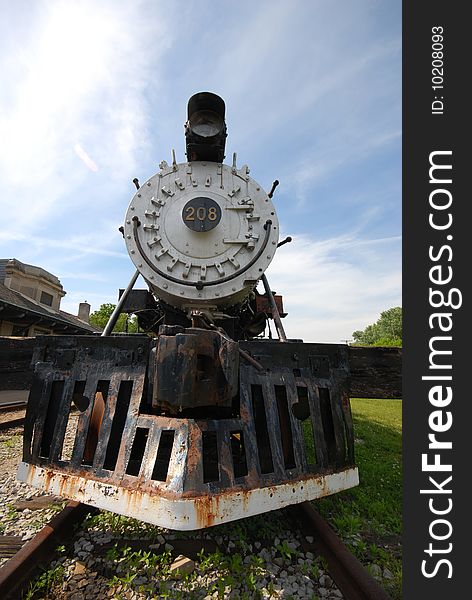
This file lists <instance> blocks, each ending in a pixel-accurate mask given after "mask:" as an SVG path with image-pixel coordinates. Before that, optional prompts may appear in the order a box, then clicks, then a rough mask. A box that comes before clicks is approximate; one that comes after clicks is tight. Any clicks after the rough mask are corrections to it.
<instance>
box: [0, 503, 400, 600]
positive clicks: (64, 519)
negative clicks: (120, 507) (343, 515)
mask: <svg viewBox="0 0 472 600" xmlns="http://www.w3.org/2000/svg"><path fill="white" fill-rule="evenodd" d="M91 512H98V510H97V509H94V508H92V507H90V506H86V505H84V504H81V503H78V502H72V501H71V502H69V503H68V504H67V505H66V507H65V508H64V509H63V510H62V511H61V512H60V513H58V514H57V515H56V516H55V517H54V518H53V519H52V521H51V522H50V523H49V524H48V525H46V526H44V527H43V529H41V530H40V531H39V532H38V533H37V534H36V536H35V537H34V538H33V539H31V540H30V541H28V542H26V543H25V544H24V546H23V547H22V548H21V549H20V550H18V552H17V553H16V554H15V555H14V556H13V557H12V558H11V559H10V560H9V561H8V562H7V563H6V564H5V565H4V566H3V568H1V569H0V598H2V599H4V600H14V599H16V598H21V594H22V593H23V592H24V591H25V590H26V589H27V587H28V584H29V582H30V581H31V579H32V578H34V577H35V576H36V575H37V574H38V573H39V572H40V571H41V569H44V568H45V567H46V566H47V565H48V563H50V561H51V560H53V558H54V556H55V554H56V548H57V547H58V546H59V545H64V544H66V543H67V541H68V540H69V539H70V538H71V536H72V532H73V530H74V526H75V525H76V524H79V523H81V522H82V521H83V520H84V519H85V517H86V516H87V515H89V514H90V513H91ZM289 513H290V515H291V517H292V518H293V520H294V523H298V524H300V525H301V526H302V531H303V534H304V535H305V536H307V535H308V536H312V537H313V539H314V545H315V546H316V550H317V553H318V555H319V556H322V557H324V559H325V561H326V563H327V565H328V570H329V574H330V576H331V578H332V579H333V580H334V582H335V584H336V585H337V587H338V589H339V590H340V591H341V592H342V594H343V597H344V598H345V599H346V600H389V596H388V595H387V593H386V592H385V591H384V590H383V589H382V587H381V586H380V585H379V583H378V582H377V581H376V580H375V579H374V578H373V577H372V576H371V575H370V574H369V573H368V571H367V570H366V569H365V568H364V567H363V566H362V565H361V563H360V562H359V561H358V560H357V559H356V558H355V557H354V556H353V555H352V554H351V553H350V552H349V551H348V549H347V548H346V546H345V545H344V544H343V542H342V541H341V540H340V538H339V537H338V536H337V535H336V534H335V533H334V531H333V530H332V529H331V528H330V527H329V525H328V524H327V523H326V522H325V521H324V520H323V519H322V518H321V517H320V515H319V514H318V513H317V511H316V510H315V509H314V508H313V506H312V505H311V503H309V502H304V503H302V504H300V505H296V506H293V507H291V508H290V509H289ZM201 541H202V542H204V543H203V545H204V546H206V547H207V549H208V542H206V541H205V540H201ZM174 544H175V546H176V548H175V551H176V552H178V548H179V544H178V542H177V543H176V542H174ZM198 544H199V541H197V540H196V541H195V543H194V544H193V546H194V548H193V552H194V554H196V553H197V548H196V546H197V545H198ZM141 546H144V547H146V544H144V545H143V544H141ZM190 546H192V544H190ZM210 546H211V543H210ZM180 547H182V544H180ZM185 548H186V549H187V550H190V552H191V553H192V550H191V548H190V547H189V544H188V541H185ZM295 597H296V596H295ZM302 597H304V596H302Z"/></svg>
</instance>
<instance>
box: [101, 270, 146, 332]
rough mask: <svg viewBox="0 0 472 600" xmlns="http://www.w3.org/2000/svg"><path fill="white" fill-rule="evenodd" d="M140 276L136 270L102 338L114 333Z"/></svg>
mask: <svg viewBox="0 0 472 600" xmlns="http://www.w3.org/2000/svg"><path fill="white" fill-rule="evenodd" d="M138 276H139V271H138V270H137V269H136V273H135V274H134V275H133V277H131V281H130V282H129V283H128V287H127V288H126V289H125V291H124V292H123V293H122V295H121V298H120V299H119V300H118V304H117V305H116V306H115V310H114V311H113V312H112V313H111V315H110V318H109V319H108V323H107V324H106V326H105V329H104V330H103V332H102V337H104V336H106V335H110V333H111V332H112V331H113V327H114V326H115V325H116V322H117V321H118V317H119V316H120V314H121V308H122V307H123V304H124V303H125V300H126V298H127V297H128V294H129V293H130V292H131V290H132V289H133V286H134V284H135V283H136V279H137V278H138Z"/></svg>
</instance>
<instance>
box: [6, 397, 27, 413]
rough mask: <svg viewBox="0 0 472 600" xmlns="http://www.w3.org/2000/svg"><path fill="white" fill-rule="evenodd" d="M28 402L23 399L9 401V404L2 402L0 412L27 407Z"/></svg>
mask: <svg viewBox="0 0 472 600" xmlns="http://www.w3.org/2000/svg"><path fill="white" fill-rule="evenodd" d="M27 404H28V403H27V402H26V400H25V401H23V400H18V401H17V402H9V403H8V404H0V413H3V412H8V411H9V410H21V409H23V408H26V405H27Z"/></svg>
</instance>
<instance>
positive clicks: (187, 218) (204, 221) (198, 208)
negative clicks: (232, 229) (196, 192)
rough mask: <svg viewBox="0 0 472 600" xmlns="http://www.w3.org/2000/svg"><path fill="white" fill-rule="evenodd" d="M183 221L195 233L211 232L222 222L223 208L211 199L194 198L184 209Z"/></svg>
mask: <svg viewBox="0 0 472 600" xmlns="http://www.w3.org/2000/svg"><path fill="white" fill-rule="evenodd" d="M182 220H183V222H184V223H185V225H187V227H188V228H189V229H192V230H193V231H210V229H213V228H214V227H216V226H217V225H218V223H219V222H220V220H221V208H220V207H219V204H218V203H217V202H215V201H214V200H212V199H211V198H205V197H199V198H192V199H191V200H189V201H188V202H187V204H186V205H185V206H184V207H183V209H182Z"/></svg>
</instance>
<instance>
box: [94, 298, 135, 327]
mask: <svg viewBox="0 0 472 600" xmlns="http://www.w3.org/2000/svg"><path fill="white" fill-rule="evenodd" d="M115 306H116V305H115V304H111V302H108V303H107V304H102V305H101V306H100V308H99V309H98V310H96V311H95V312H93V313H92V314H91V315H90V323H91V324H92V325H95V327H99V328H101V329H105V326H106V324H107V323H108V319H109V318H110V316H111V313H112V312H113V311H114V309H115ZM123 331H127V332H128V333H137V332H138V319H137V317H136V316H135V315H127V314H124V313H122V314H121V315H120V316H119V317H118V321H117V322H116V325H115V327H114V328H113V332H114V333H119V332H123Z"/></svg>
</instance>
